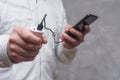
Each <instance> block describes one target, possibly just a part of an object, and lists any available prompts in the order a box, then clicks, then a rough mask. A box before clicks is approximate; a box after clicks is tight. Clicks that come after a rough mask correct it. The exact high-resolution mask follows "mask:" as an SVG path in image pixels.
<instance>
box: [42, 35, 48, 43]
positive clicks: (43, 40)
mask: <svg viewBox="0 0 120 80" xmlns="http://www.w3.org/2000/svg"><path fill="white" fill-rule="evenodd" d="M41 39H42V43H43V44H46V43H47V42H48V41H47V39H46V37H45V36H42V37H41Z"/></svg>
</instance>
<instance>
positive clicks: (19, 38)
mask: <svg viewBox="0 0 120 80" xmlns="http://www.w3.org/2000/svg"><path fill="white" fill-rule="evenodd" d="M46 43H47V40H46V38H45V37H43V36H41V37H38V36H36V35H34V34H33V33H32V32H31V31H30V30H27V29H25V28H23V27H15V28H14V30H13V32H12V34H11V36H10V39H9V43H8V56H9V58H10V59H11V60H12V61H13V62H15V63H18V62H22V61H32V60H34V58H35V57H36V55H37V54H38V52H39V49H40V48H41V47H42V44H46Z"/></svg>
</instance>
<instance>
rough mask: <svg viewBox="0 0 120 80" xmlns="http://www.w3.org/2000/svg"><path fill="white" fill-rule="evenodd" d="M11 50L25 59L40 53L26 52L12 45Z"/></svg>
mask: <svg viewBox="0 0 120 80" xmlns="http://www.w3.org/2000/svg"><path fill="white" fill-rule="evenodd" d="M10 50H11V52H15V53H17V54H18V55H20V56H23V57H35V56H36V55H37V54H38V51H29V50H24V49H23V48H21V47H19V46H18V45H16V44H12V45H10Z"/></svg>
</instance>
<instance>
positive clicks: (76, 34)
mask: <svg viewBox="0 0 120 80" xmlns="http://www.w3.org/2000/svg"><path fill="white" fill-rule="evenodd" d="M70 32H71V33H72V34H74V35H75V36H76V37H75V39H77V40H80V41H81V40H83V33H81V32H79V31H77V30H75V29H74V28H71V29H70Z"/></svg>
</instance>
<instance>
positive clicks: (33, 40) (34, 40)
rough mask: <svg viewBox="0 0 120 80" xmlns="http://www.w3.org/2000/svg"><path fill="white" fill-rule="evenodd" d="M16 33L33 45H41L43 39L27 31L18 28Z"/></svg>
mask: <svg viewBox="0 0 120 80" xmlns="http://www.w3.org/2000/svg"><path fill="white" fill-rule="evenodd" d="M14 31H15V32H16V33H17V34H18V35H19V36H20V37H21V38H22V39H23V40H25V41H28V42H31V43H33V44H39V43H41V39H40V38H39V37H37V36H36V35H34V34H33V33H32V32H31V31H29V30H27V29H24V28H22V27H16V28H15V30H14Z"/></svg>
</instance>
